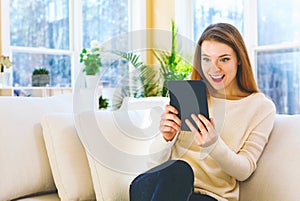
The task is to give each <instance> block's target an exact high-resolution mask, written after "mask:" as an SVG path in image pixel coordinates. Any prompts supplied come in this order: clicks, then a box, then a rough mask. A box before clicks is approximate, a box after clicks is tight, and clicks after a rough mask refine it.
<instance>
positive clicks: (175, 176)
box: [130, 160, 216, 201]
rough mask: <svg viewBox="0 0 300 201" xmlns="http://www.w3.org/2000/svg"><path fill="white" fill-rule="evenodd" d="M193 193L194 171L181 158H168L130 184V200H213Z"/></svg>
mask: <svg viewBox="0 0 300 201" xmlns="http://www.w3.org/2000/svg"><path fill="white" fill-rule="evenodd" d="M214 200H216V199H214V198H212V197H210V196H207V195H201V194H196V193H194V173H193V170H192V168H191V167H190V165H189V164H188V163H186V162H184V161H182V160H170V161H167V162H165V163H163V164H161V165H159V166H157V167H154V168H152V169H150V170H149V171H147V172H145V173H143V174H141V175H139V176H137V177H136V178H135V179H134V180H133V181H132V183H131V185H130V201H214Z"/></svg>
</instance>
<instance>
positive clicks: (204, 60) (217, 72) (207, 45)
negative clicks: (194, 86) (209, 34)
mask: <svg viewBox="0 0 300 201" xmlns="http://www.w3.org/2000/svg"><path fill="white" fill-rule="evenodd" d="M201 65H202V70H203V73H204V76H205V78H206V79H207V80H208V82H209V83H210V85H211V86H212V87H213V88H214V89H215V90H216V91H217V93H220V94H224V95H228V96H230V95H233V94H236V93H237V91H236V90H238V91H240V90H239V87H238V85H237V80H236V73H237V68H238V59H237V56H236V54H235V52H234V50H233V49H232V48H231V47H230V46H228V45H226V44H224V43H220V42H216V41H211V40H209V41H203V42H202V46H201Z"/></svg>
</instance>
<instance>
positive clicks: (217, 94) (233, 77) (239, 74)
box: [130, 23, 275, 201]
mask: <svg viewBox="0 0 300 201" xmlns="http://www.w3.org/2000/svg"><path fill="white" fill-rule="evenodd" d="M191 78H192V79H199V80H200V79H203V80H205V82H206V85H207V88H208V91H209V96H208V97H209V98H208V99H209V111H210V117H211V118H210V119H206V118H205V117H204V116H202V115H200V114H193V115H192V119H193V121H194V122H195V124H192V122H191V121H190V120H180V119H179V118H178V117H177V116H176V114H177V110H176V108H174V107H172V106H171V105H167V106H166V108H165V113H164V114H163V115H162V117H161V125H160V131H161V133H162V139H163V142H162V143H161V144H162V145H163V146H165V148H166V149H167V150H170V151H167V152H166V153H170V155H168V154H166V156H165V157H164V158H165V159H169V160H168V161H167V162H165V163H163V164H162V165H160V166H157V167H155V168H153V169H151V170H150V171H148V172H146V173H144V174H142V175H139V176H138V177H137V178H136V179H135V180H134V181H133V182H132V185H131V189H130V198H131V200H132V201H135V200H139V201H148V200H152V201H169V200H170V201H176V200H178V201H185V200H199V201H200V200H230V201H237V200H238V199H239V183H238V182H239V181H243V180H245V179H247V178H248V177H249V176H250V175H251V174H252V173H253V171H254V170H255V169H256V165H257V161H258V159H259V157H260V155H261V154H262V152H263V149H264V147H265V145H266V143H267V141H268V137H269V134H270V132H271V130H272V127H273V123H274V119H275V106H274V104H273V102H272V101H271V100H270V99H268V98H267V97H266V96H265V95H264V94H263V93H261V92H259V90H258V88H257V86H256V83H255V80H254V76H253V72H252V67H251V64H250V60H249V57H248V53H247V50H246V46H245V44H244V41H243V39H242V36H241V35H240V33H239V31H238V30H237V29H236V28H235V27H234V26H232V25H230V24H227V23H218V24H212V25H210V26H208V27H207V28H206V29H205V30H204V32H203V34H202V35H201V37H200V39H199V41H198V45H197V48H196V51H195V56H194V69H193V72H192V77H191ZM182 121H186V123H187V124H188V126H189V128H190V130H191V131H189V132H187V131H181V130H180V125H181V123H182ZM193 125H197V127H195V126H193Z"/></svg>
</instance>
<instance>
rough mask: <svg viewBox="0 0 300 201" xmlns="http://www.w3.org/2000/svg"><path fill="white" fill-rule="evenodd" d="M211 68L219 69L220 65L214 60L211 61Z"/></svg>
mask: <svg viewBox="0 0 300 201" xmlns="http://www.w3.org/2000/svg"><path fill="white" fill-rule="evenodd" d="M211 66H212V68H214V69H215V70H219V69H220V65H219V62H218V61H214V62H212V65H211Z"/></svg>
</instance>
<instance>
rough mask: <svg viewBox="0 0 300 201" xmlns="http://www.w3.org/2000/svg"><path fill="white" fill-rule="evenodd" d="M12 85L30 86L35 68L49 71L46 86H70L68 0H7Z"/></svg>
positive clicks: (70, 54)
mask: <svg viewBox="0 0 300 201" xmlns="http://www.w3.org/2000/svg"><path fill="white" fill-rule="evenodd" d="M9 3H10V4H9V19H10V27H9V30H10V47H11V52H12V60H13V62H14V67H13V85H19V86H30V85H31V75H32V72H33V70H34V69H35V68H40V67H44V68H46V69H48V70H49V72H50V79H51V80H50V86H57V85H59V86H70V85H71V63H72V55H73V53H72V51H71V46H70V42H71V41H70V40H69V39H70V17H69V16H70V15H69V2H68V0H31V1H21V0H10V2H9Z"/></svg>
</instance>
